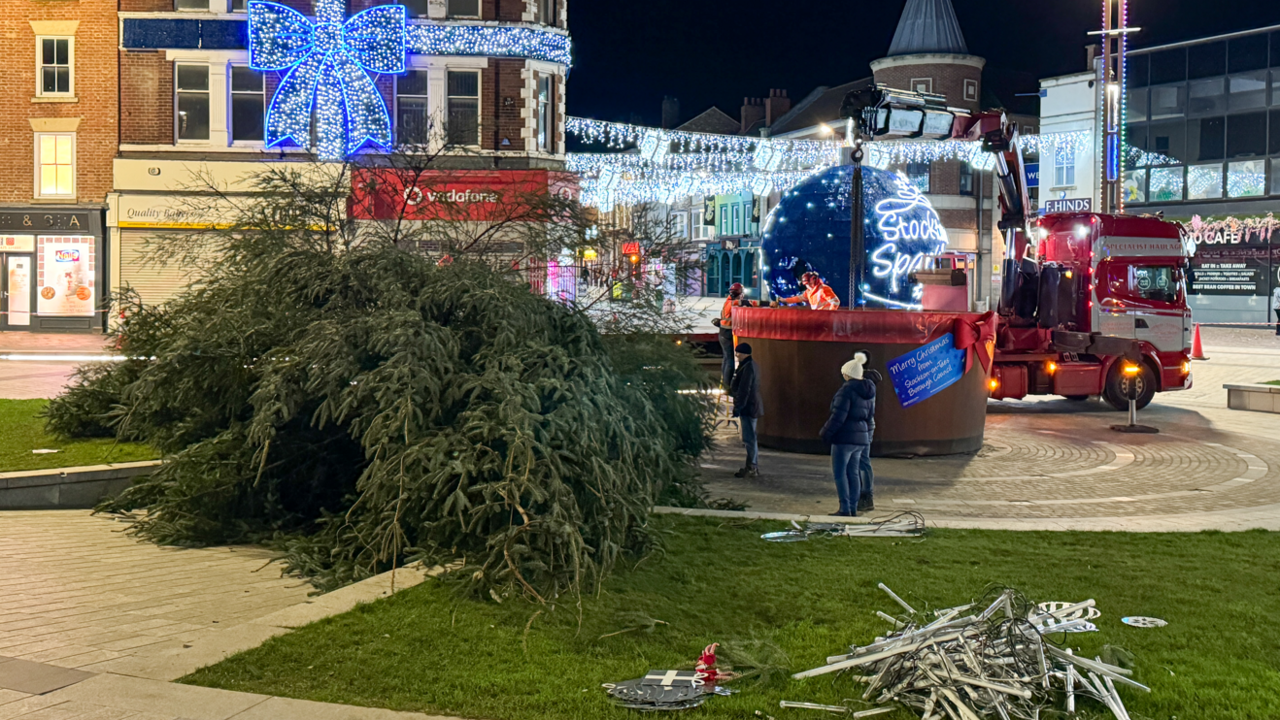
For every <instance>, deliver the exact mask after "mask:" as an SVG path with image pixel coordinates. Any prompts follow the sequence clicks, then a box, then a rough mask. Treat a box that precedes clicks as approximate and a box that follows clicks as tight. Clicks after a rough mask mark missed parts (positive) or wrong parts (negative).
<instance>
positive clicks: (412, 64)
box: [82, 0, 569, 302]
mask: <svg viewBox="0 0 1280 720" xmlns="http://www.w3.org/2000/svg"><path fill="white" fill-rule="evenodd" d="M82 1H83V0H82ZM119 4H120V7H119V27H120V42H119V49H118V67H119V96H120V105H119V117H120V129H119V149H118V154H117V155H116V157H115V159H114V161H113V167H112V189H113V192H112V194H111V195H110V197H109V205H110V211H109V212H108V215H107V225H108V231H109V234H110V235H109V236H110V238H111V239H110V243H109V245H110V248H109V249H110V255H111V267H110V273H109V274H110V278H111V280H110V286H111V287H112V288H120V287H123V286H125V285H128V286H129V287H132V288H134V289H136V290H137V291H138V292H139V294H140V295H141V297H142V299H143V300H144V301H145V302H162V301H163V300H165V299H167V298H168V297H170V296H172V295H173V294H174V293H175V292H177V291H178V289H180V288H181V287H182V285H183V284H184V283H185V282H186V280H187V279H188V278H187V276H186V275H185V274H184V270H183V268H180V267H173V266H158V265H156V264H154V263H148V262H146V261H145V260H146V258H145V257H144V254H145V250H146V247H147V244H148V240H150V239H152V238H155V237H157V236H160V235H163V234H165V233H175V232H181V231H182V230H184V229H187V228H190V227H193V226H197V227H198V226H201V225H204V224H208V223H210V222H213V220H214V219H213V218H209V217H199V216H194V213H193V211H192V210H191V207H192V205H191V203H189V202H188V200H189V199H190V196H191V195H192V194H199V193H200V192H201V188H202V187H207V185H208V183H209V182H212V183H214V184H216V185H217V186H218V187H219V188H220V189H221V190H222V191H224V192H227V193H230V194H235V193H243V192H248V191H249V189H250V185H249V181H250V180H251V178H253V176H254V175H255V172H260V171H261V169H262V167H263V164H264V163H281V162H285V163H287V162H299V161H304V160H308V159H309V158H310V152H309V151H310V150H314V149H315V148H314V147H312V148H308V147H304V146H303V145H311V144H313V143H316V142H317V138H318V136H321V135H322V134H323V133H322V131H321V127H320V125H319V120H318V119H319V117H320V115H321V113H322V111H321V110H320V109H318V106H315V108H313V114H312V116H310V117H307V116H302V117H300V118H297V119H296V120H297V121H298V122H301V127H302V128H303V130H302V131H301V132H297V133H296V134H293V135H289V134H288V133H285V136H284V137H283V138H281V137H274V138H273V134H272V133H273V127H275V126H273V125H272V123H271V121H270V119H269V117H268V115H269V112H268V110H269V109H271V110H270V113H273V114H274V113H277V110H275V109H273V102H274V101H276V100H277V97H276V96H277V93H278V92H280V89H281V87H282V86H284V85H286V78H287V77H288V76H289V73H290V72H291V71H292V70H294V69H300V68H303V66H304V65H305V64H306V57H308V55H307V53H309V52H312V48H313V47H320V43H321V42H323V41H324V38H325V37H326V36H325V35H324V29H325V27H326V24H327V25H328V26H329V27H332V28H333V29H334V30H336V29H337V27H342V31H341V33H337V32H335V33H333V36H329V38H330V41H332V37H334V36H336V37H338V38H342V39H340V40H339V41H338V42H341V43H347V44H345V45H342V46H341V47H342V48H343V51H345V52H348V54H349V55H350V56H351V57H352V58H354V59H355V60H356V63H357V64H358V65H359V66H360V67H361V68H363V70H364V72H365V73H366V75H367V77H368V78H369V80H370V81H371V83H372V84H371V86H370V87H372V88H374V89H375V90H376V95H373V96H372V97H375V98H377V100H378V101H379V103H380V104H381V105H382V106H384V107H385V108H386V113H387V116H389V118H390V123H391V124H390V135H389V137H388V138H387V140H388V142H386V143H380V142H366V143H364V144H363V146H362V147H360V148H358V149H352V148H348V149H352V151H353V152H359V153H373V154H378V153H382V152H386V151H387V149H399V150H405V149H409V150H412V151H418V152H423V153H426V154H429V155H438V160H437V161H436V162H435V165H433V167H438V168H441V170H440V173H441V174H442V178H444V179H442V182H447V181H449V180H448V178H450V177H451V175H450V174H452V175H463V174H466V171H477V172H478V171H488V172H489V175H488V176H487V177H488V178H489V179H488V180H486V182H489V181H492V182H497V183H528V182H530V181H538V179H539V178H541V182H544V183H545V182H547V180H546V178H547V177H548V171H554V170H558V169H560V168H562V167H563V162H564V82H565V78H566V74H567V71H568V57H569V38H568V31H567V30H566V27H567V22H566V20H567V11H568V2H567V0H405V1H404V2H403V3H397V4H403V5H404V6H405V11H406V16H407V17H406V19H405V21H404V22H403V24H401V23H399V21H397V27H396V29H395V32H391V33H387V32H383V30H385V28H383V29H382V30H379V32H382V34H381V35H376V34H370V35H369V37H371V38H373V39H374V41H375V43H387V42H391V40H389V39H388V38H394V37H396V36H397V34H398V33H399V32H401V29H402V30H403V35H402V36H400V37H402V38H403V43H404V47H405V50H406V52H405V53H404V57H405V61H404V68H403V69H402V70H401V69H399V68H395V69H390V70H389V69H388V68H385V67H381V66H378V65H377V62H378V61H377V60H376V58H375V59H369V58H367V57H365V56H360V55H359V53H360V52H361V50H360V47H359V42H351V41H349V40H347V39H346V38H347V37H348V36H347V33H348V32H354V30H353V28H355V27H356V24H357V23H356V22H353V21H351V19H352V18H353V17H354V16H356V15H357V14H359V13H361V12H362V11H366V10H369V9H370V8H372V7H376V6H380V5H390V4H392V3H390V2H380V1H378V0H314V2H313V0H281V2H280V4H281V5H284V6H287V7H288V8H291V9H292V10H295V11H297V12H298V13H301V15H300V16H295V15H293V14H292V13H290V12H289V11H287V10H286V11H278V10H273V11H272V12H273V13H276V15H278V16H279V17H284V18H285V19H286V21H287V22H296V23H297V25H296V26H295V27H297V28H308V30H307V32H312V33H314V35H313V36H312V37H313V38H314V39H315V42H316V45H315V46H311V45H308V46H307V47H305V48H303V49H302V50H301V51H298V52H295V50H296V48H294V49H293V50H290V52H294V55H292V56H291V58H292V59H291V60H289V61H287V62H284V61H282V62H281V63H277V65H278V66H279V67H277V68H276V69H265V66H263V65H261V63H260V64H259V65H260V66H259V67H251V66H250V51H249V45H250V39H249V38H250V36H251V35H252V33H251V32H250V30H251V29H250V27H249V24H250V23H249V13H248V10H249V7H248V3H247V2H246V0H119ZM303 16H305V17H303ZM362 17H366V18H367V17H370V16H369V15H365V16H362ZM257 18H258V16H256V15H255V20H254V22H255V23H257V22H259V20H258V19H257ZM259 37H265V36H259ZM280 37H285V36H284V35H281V36H280ZM267 40H269V41H272V42H274V41H275V37H274V36H272V37H268V38H267ZM260 42H262V41H261V40H260ZM397 42H400V41H399V40H397ZM285 44H286V45H287V43H285ZM393 55H394V53H393ZM299 72H301V70H299ZM323 72H324V68H322V69H321V80H320V82H321V83H323V82H324V79H323ZM341 89H342V92H343V93H345V94H346V95H345V96H346V97H347V98H348V100H347V102H346V105H345V106H344V107H346V108H347V110H346V112H347V114H346V115H344V116H342V117H344V118H352V119H344V120H343V127H344V129H347V130H348V133H347V135H346V138H347V139H346V142H348V143H351V142H352V140H351V138H353V137H356V130H355V124H356V123H355V120H354V117H355V115H353V114H352V112H353V111H352V110H351V109H350V108H351V107H352V106H353V101H351V100H350V98H351V96H352V87H351V83H350V82H349V78H347V77H344V78H343V80H342V84H341ZM317 97H318V95H317ZM279 100H280V101H281V102H280V103H279V105H280V108H281V109H280V110H279V111H278V112H279V116H278V117H277V119H280V118H287V117H288V114H287V112H286V111H285V110H284V107H285V103H284V102H283V100H284V97H283V95H282V96H281V97H280V98H279ZM308 130H309V132H308ZM297 137H302V138H303V140H302V142H301V143H299V142H298V141H297V140H296V138H297ZM369 137H372V136H369ZM356 139H357V140H359V139H361V138H356ZM273 140H274V141H273ZM380 146H385V148H384V147H380ZM473 174H474V173H473ZM531 178H532V180H531Z"/></svg>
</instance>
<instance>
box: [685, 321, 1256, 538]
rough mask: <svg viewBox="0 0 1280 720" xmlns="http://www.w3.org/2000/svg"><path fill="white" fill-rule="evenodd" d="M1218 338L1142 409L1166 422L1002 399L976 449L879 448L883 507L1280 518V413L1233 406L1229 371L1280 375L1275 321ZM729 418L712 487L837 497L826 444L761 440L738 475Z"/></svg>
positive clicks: (1160, 519) (822, 499)
mask: <svg viewBox="0 0 1280 720" xmlns="http://www.w3.org/2000/svg"><path fill="white" fill-rule="evenodd" d="M1205 335H1206V337H1205V340H1206V343H1208V342H1209V340H1210V337H1213V338H1214V339H1215V341H1221V344H1220V345H1208V347H1207V349H1206V353H1207V354H1208V355H1209V357H1210V359H1209V360H1208V361H1203V362H1196V363H1195V364H1194V366H1193V378H1194V387H1193V388H1192V389H1191V390H1187V391H1182V392H1175V393H1162V394H1160V395H1158V396H1157V398H1156V401H1155V402H1153V403H1152V404H1151V406H1149V407H1148V408H1147V409H1146V410H1144V411H1143V412H1142V413H1141V422H1143V423H1144V424H1150V425H1155V426H1157V427H1159V428H1161V433H1160V434H1159V435H1123V434H1120V433H1115V432H1112V431H1111V430H1110V429H1109V426H1110V425H1111V424H1113V423H1117V422H1123V420H1124V416H1123V415H1122V414H1120V413H1116V412H1113V411H1111V410H1110V409H1109V408H1108V407H1107V406H1105V405H1104V404H1103V403H1102V402H1101V401H1096V400H1095V401H1090V402H1086V403H1075V402H1070V401H1067V400H1063V399H1054V398H1043V399H1031V400H1025V401H1005V402H992V403H991V404H990V405H989V406H988V414H987V423H986V439H985V446H984V447H983V449H982V451H981V452H979V453H978V454H977V455H975V456H968V455H965V456H949V457H933V458H915V459H910V460H907V459H890V458H876V459H875V460H874V466H875V468H876V504H877V513H876V514H883V513H885V512H891V511H895V510H917V511H920V512H922V513H924V514H925V515H926V516H927V517H928V518H929V519H930V520H931V521H936V522H937V523H939V524H959V525H965V526H982V527H1024V526H1028V523H1030V524H1033V525H1034V524H1035V523H1037V522H1044V523H1049V524H1048V525H1046V526H1047V527H1055V528H1072V527H1079V528H1084V529H1095V528H1098V527H1108V528H1110V529H1124V528H1128V529H1168V530H1171V529H1181V527H1182V526H1185V528H1186V529H1204V528H1206V527H1208V528H1213V527H1221V528H1223V529H1243V528H1245V527H1255V526H1256V527H1273V526H1274V527H1275V528H1277V529H1280V415H1272V414H1266V413H1253V412H1242V411H1235V410H1228V409H1226V391H1225V390H1223V388H1222V385H1223V384H1224V383H1251V382H1261V381H1265V380H1270V379H1280V340H1277V339H1276V338H1275V337H1274V335H1272V334H1271V333H1269V332H1263V331H1256V330H1253V331H1251V330H1227V329H1220V328H1213V329H1210V328H1206V329H1205ZM736 440H737V438H736V436H735V435H734V434H733V432H732V431H730V430H723V431H722V432H721V434H720V437H719V439H718V444H717V447H716V450H715V451H714V452H713V453H711V454H710V455H709V456H708V457H706V458H705V459H704V461H703V476H704V480H705V481H706V483H707V486H708V489H709V490H710V491H711V494H712V497H717V498H718V497H726V498H730V499H733V500H736V501H739V502H744V503H746V504H748V506H749V508H750V509H751V510H753V511H759V512H764V513H784V514H826V513H828V512H831V511H834V510H835V509H836V507H837V505H838V503H837V501H836V497H835V489H834V486H833V484H832V481H831V470H830V464H829V460H828V458H826V457H825V456H806V455H797V454H789V453H779V452H773V451H769V450H763V451H762V452H761V460H760V464H761V469H762V472H763V476H762V477H760V478H756V479H749V480H739V479H736V478H733V477H732V472H733V470H734V469H735V468H737V467H738V466H740V464H741V462H742V460H741V458H742V451H741V449H740V447H741V446H740V445H739V444H738V443H737V441H736Z"/></svg>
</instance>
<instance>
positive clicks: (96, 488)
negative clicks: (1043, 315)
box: [0, 460, 161, 510]
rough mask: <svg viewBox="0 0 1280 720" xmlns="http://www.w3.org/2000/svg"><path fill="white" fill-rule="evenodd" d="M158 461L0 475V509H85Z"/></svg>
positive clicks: (158, 464)
mask: <svg viewBox="0 0 1280 720" xmlns="http://www.w3.org/2000/svg"><path fill="white" fill-rule="evenodd" d="M160 462H161V461H160V460H140V461H138V462H127V463H114V464H107V465H84V466H80V467H64V468H49V469H46V470H19V471H16V472H6V473H0V510H50V509H62V510H85V509H91V508H93V506H95V505H97V504H98V502H99V501H101V500H102V499H104V498H107V497H110V496H112V495H114V494H116V493H118V492H120V491H121V490H123V489H125V488H126V487H128V486H129V485H130V483H132V482H133V478H135V477H138V476H139V475H147V474H149V473H150V472H151V471H152V470H153V469H155V468H157V467H159V466H160Z"/></svg>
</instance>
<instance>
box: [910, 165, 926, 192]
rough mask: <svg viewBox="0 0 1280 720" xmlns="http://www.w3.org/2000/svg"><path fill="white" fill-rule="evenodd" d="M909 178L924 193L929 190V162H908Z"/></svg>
mask: <svg viewBox="0 0 1280 720" xmlns="http://www.w3.org/2000/svg"><path fill="white" fill-rule="evenodd" d="M907 180H909V181H910V182H911V184H912V185H915V186H916V189H917V190H919V191H920V192H922V193H926V194H927V193H928V192H929V163H927V162H913V163H907Z"/></svg>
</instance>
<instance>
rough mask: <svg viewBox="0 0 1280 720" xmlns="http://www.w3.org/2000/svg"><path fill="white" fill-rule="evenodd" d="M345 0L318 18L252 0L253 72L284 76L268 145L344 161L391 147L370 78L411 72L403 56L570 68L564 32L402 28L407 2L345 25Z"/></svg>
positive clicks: (321, 6) (322, 3) (324, 0)
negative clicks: (512, 60) (290, 145)
mask: <svg viewBox="0 0 1280 720" xmlns="http://www.w3.org/2000/svg"><path fill="white" fill-rule="evenodd" d="M345 6H346V2H345V0H316V5H315V12H316V20H315V21H314V22H313V21H311V20H310V19H308V18H307V17H306V16H304V15H303V14H302V13H300V12H298V11H296V10H294V9H292V8H289V7H286V6H284V5H280V4H278V3H273V2H265V1H263V0H253V1H252V2H250V3H249V23H248V38H249V65H250V67H252V68H254V69H255V70H277V71H278V70H288V74H287V75H286V76H285V78H284V81H283V82H282V83H281V85H280V87H279V89H277V91H276V93H275V96H274V97H273V98H272V99H271V106H270V107H269V108H268V110H267V121H266V125H267V128H266V143H267V147H273V146H275V145H278V144H280V143H282V142H284V141H286V140H291V141H293V142H294V143H297V144H298V145H302V146H304V147H305V146H310V145H311V140H312V132H311V129H312V127H311V126H312V121H313V117H314V123H315V138H316V149H317V152H318V153H319V154H320V156H321V157H323V158H325V159H328V160H340V159H342V158H343V157H345V156H346V155H348V154H350V153H353V152H355V151H356V150H358V149H360V147H361V146H363V145H364V144H365V143H366V142H372V143H374V144H375V145H379V146H381V147H384V148H386V147H390V146H391V145H392V143H393V139H392V132H391V117H390V115H389V114H388V112H387V106H386V101H385V100H384V99H383V98H382V95H381V94H380V93H379V92H378V90H377V88H376V87H375V86H374V84H373V80H372V79H371V78H370V77H369V73H370V72H373V73H392V74H398V73H403V72H404V71H405V55H406V53H407V52H410V51H412V52H415V53H419V54H430V55H483V56H492V57H523V58H531V59H539V60H549V61H552V62H557V63H562V64H565V65H568V64H569V62H570V59H571V58H570V53H571V46H570V40H569V38H568V36H567V35H564V34H561V33H558V32H550V31H547V30H542V29H537V28H530V27H502V26H498V27H495V26H489V25H438V24H428V25H418V24H415V25H411V26H406V11H405V8H404V6H403V5H380V6H377V7H373V8H369V9H368V10H365V11H363V12H360V13H357V14H356V15H355V16H353V17H352V18H351V19H349V20H347V21H346V22H345V23H344V22H343V20H342V18H343V14H344V11H345Z"/></svg>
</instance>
